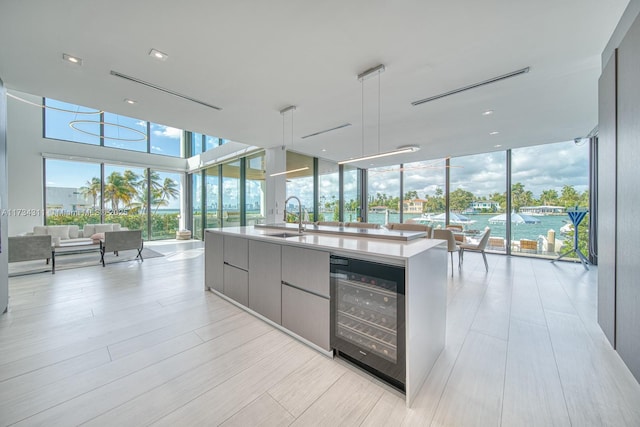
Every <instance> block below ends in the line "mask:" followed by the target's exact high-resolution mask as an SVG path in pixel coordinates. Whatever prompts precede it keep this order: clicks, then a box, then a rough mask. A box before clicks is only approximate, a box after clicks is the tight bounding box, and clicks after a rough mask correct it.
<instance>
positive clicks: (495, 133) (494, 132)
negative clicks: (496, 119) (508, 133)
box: [489, 130, 500, 135]
mask: <svg viewBox="0 0 640 427" xmlns="http://www.w3.org/2000/svg"><path fill="white" fill-rule="evenodd" d="M499 133H500V132H498V131H497V130H494V131H493V132H489V135H497V134H499Z"/></svg>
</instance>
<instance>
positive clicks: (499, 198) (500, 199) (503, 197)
mask: <svg viewBox="0 0 640 427" xmlns="http://www.w3.org/2000/svg"><path fill="white" fill-rule="evenodd" d="M489 198H490V199H491V200H493V201H494V202H497V203H498V204H499V205H500V210H501V211H503V212H504V211H506V210H507V193H493V194H490V195H489Z"/></svg>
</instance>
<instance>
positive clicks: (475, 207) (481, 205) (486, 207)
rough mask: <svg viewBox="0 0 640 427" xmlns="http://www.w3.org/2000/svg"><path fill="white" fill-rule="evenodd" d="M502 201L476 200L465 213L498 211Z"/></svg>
mask: <svg viewBox="0 0 640 427" xmlns="http://www.w3.org/2000/svg"><path fill="white" fill-rule="evenodd" d="M499 210H500V203H498V202H495V201H493V200H474V201H473V202H471V204H470V205H469V207H468V208H467V209H465V211H464V212H463V213H465V214H474V213H481V212H498V211H499Z"/></svg>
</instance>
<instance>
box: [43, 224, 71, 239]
mask: <svg viewBox="0 0 640 427" xmlns="http://www.w3.org/2000/svg"><path fill="white" fill-rule="evenodd" d="M47 232H48V234H49V235H50V236H51V237H59V238H60V240H67V239H69V226H68V225H50V226H49V228H48V229H47Z"/></svg>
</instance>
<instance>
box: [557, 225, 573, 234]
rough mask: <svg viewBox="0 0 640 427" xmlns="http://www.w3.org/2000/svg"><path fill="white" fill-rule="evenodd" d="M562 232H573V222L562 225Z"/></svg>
mask: <svg viewBox="0 0 640 427" xmlns="http://www.w3.org/2000/svg"><path fill="white" fill-rule="evenodd" d="M560 233H561V234H569V233H573V224H565V225H563V226H562V227H560Z"/></svg>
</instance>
